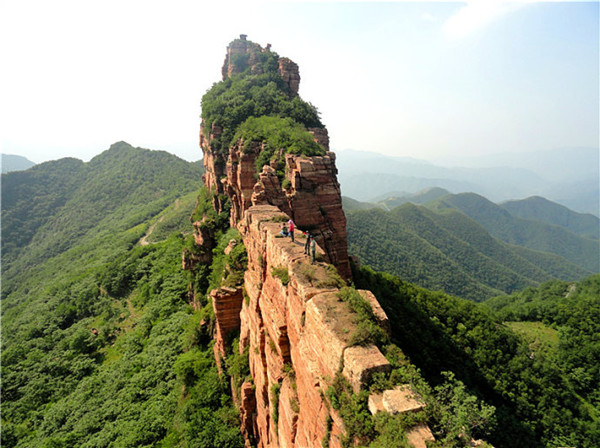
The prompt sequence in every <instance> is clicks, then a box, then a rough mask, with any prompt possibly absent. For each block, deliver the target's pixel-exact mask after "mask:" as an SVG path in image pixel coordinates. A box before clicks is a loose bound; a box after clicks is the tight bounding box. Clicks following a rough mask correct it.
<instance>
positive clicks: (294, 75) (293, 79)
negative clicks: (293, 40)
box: [221, 34, 300, 96]
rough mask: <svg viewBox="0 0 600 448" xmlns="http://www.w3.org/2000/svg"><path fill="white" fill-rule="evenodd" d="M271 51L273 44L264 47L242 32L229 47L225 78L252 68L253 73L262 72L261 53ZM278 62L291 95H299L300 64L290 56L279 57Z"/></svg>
mask: <svg viewBox="0 0 600 448" xmlns="http://www.w3.org/2000/svg"><path fill="white" fill-rule="evenodd" d="M270 51H271V45H269V44H267V46H266V48H262V47H261V46H260V45H259V44H257V43H254V42H251V41H249V40H247V39H246V35H245V34H241V35H240V38H239V39H235V40H234V41H233V42H231V43H230V44H229V46H228V47H227V54H226V55H225V62H224V63H223V67H222V68H221V74H222V75H223V79H224V80H225V79H227V78H231V77H232V76H234V75H236V74H238V73H242V72H243V71H244V70H247V69H250V73H252V74H253V75H260V74H262V72H263V70H262V67H261V54H263V53H268V52H270ZM278 64H279V74H280V75H281V78H282V79H283V82H284V83H285V84H286V85H287V86H288V89H289V92H290V95H291V96H296V95H298V88H299V86H300V71H299V70H298V64H296V63H295V62H294V61H292V60H291V59H288V58H279V60H278Z"/></svg>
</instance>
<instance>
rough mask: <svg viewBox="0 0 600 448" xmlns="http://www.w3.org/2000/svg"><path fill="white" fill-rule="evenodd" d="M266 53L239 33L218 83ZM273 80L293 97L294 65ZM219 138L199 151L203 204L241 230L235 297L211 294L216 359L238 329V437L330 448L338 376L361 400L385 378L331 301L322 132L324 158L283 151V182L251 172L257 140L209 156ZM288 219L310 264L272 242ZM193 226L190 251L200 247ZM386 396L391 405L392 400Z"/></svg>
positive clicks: (331, 194) (340, 259)
mask: <svg viewBox="0 0 600 448" xmlns="http://www.w3.org/2000/svg"><path fill="white" fill-rule="evenodd" d="M264 51H269V48H268V47H267V49H265V50H263V49H262V48H260V46H257V45H256V44H253V43H251V42H248V41H246V39H245V36H241V39H238V40H236V41H234V42H232V44H231V45H230V46H229V47H228V50H227V57H226V59H225V64H224V66H223V77H224V78H226V77H229V76H232V75H234V74H235V73H238V72H239V71H238V70H240V67H245V69H247V68H248V67H250V70H251V72H252V70H257V68H256V67H254V66H253V63H254V62H253V61H255V60H258V59H257V55H258V52H264ZM253 58H254V59H253ZM240 64H242V65H240ZM243 64H246V65H243ZM279 72H280V75H281V76H282V78H283V80H284V82H285V83H287V85H288V87H289V91H290V92H291V95H296V94H297V92H298V85H299V81H300V76H299V74H298V66H297V65H296V64H294V63H293V62H292V61H290V60H288V59H279ZM222 132H223V129H221V128H220V127H218V126H212V128H211V129H210V132H205V130H204V128H203V127H202V128H201V132H200V146H201V147H202V150H203V152H204V166H205V168H206V173H205V175H204V181H205V184H206V186H207V187H208V188H209V189H210V190H211V191H213V193H216V194H215V195H214V201H213V205H214V207H215V209H216V210H217V212H221V211H222V209H223V207H224V200H225V199H224V198H227V200H228V201H229V202H230V204H231V209H230V224H231V226H232V227H237V229H238V230H239V231H240V234H241V236H242V239H243V242H244V245H245V247H246V250H247V254H248V267H247V270H246V272H245V274H244V284H243V289H242V288H236V289H226V288H221V289H219V290H215V291H212V292H211V298H212V303H213V307H214V310H215V317H216V330H215V332H216V334H215V339H216V341H215V356H216V358H217V361H218V362H219V361H220V358H221V357H222V356H224V354H225V352H226V347H225V344H226V341H227V340H228V335H229V334H230V333H231V332H233V331H237V330H239V332H240V339H239V344H240V345H239V347H238V348H239V350H240V353H244V352H245V351H246V350H247V353H248V354H249V366H250V373H251V377H252V381H247V382H245V383H243V384H242V386H241V388H240V390H239V397H237V402H238V405H239V407H240V412H241V427H242V432H243V434H244V436H245V438H246V441H247V445H248V446H250V445H252V446H257V447H259V448H266V447H273V448H275V447H320V446H323V444H324V443H325V442H327V446H329V447H340V446H341V441H342V439H343V437H344V435H345V433H346V430H345V427H344V423H343V421H342V418H341V417H340V415H339V414H338V413H337V412H336V411H335V410H334V409H333V408H332V406H331V404H330V403H329V402H328V401H327V399H326V398H325V392H326V391H327V389H328V388H329V386H331V385H332V384H333V381H334V379H335V378H336V376H337V375H342V376H343V377H344V378H345V379H346V380H347V381H348V383H349V384H350V385H351V387H352V389H353V390H354V391H355V392H359V391H360V390H361V389H362V388H363V387H364V385H365V383H367V382H368V381H369V380H370V378H371V377H372V375H374V374H375V373H378V372H389V371H390V369H391V366H390V364H389V362H388V361H387V360H386V358H385V357H384V356H383V355H382V353H381V352H380V351H379V349H378V348H377V347H376V346H374V345H367V346H354V345H352V344H351V342H350V341H351V336H352V334H353V332H354V331H355V329H356V315H355V314H354V313H353V312H352V311H351V310H350V309H349V307H348V305H347V304H346V303H345V302H343V301H341V299H340V298H339V297H338V292H339V289H338V287H339V284H340V283H339V282H340V279H339V277H337V275H336V274H335V273H334V272H332V270H331V269H330V268H331V267H330V266H329V265H328V264H327V262H329V263H331V264H332V265H333V266H335V268H337V271H338V272H339V274H340V275H341V277H342V278H344V279H349V278H350V276H351V271H350V264H349V261H348V252H347V241H346V218H345V215H344V212H343V210H342V201H341V192H340V186H339V183H338V181H337V168H336V166H335V154H334V153H332V152H329V138H328V135H327V130H326V129H324V128H323V129H311V130H310V132H311V133H312V135H313V137H314V139H315V141H316V142H317V143H319V144H320V145H321V146H323V147H324V148H325V149H326V150H327V152H326V154H325V155H322V156H314V157H306V156H297V155H292V154H284V152H285V148H282V149H281V152H280V154H279V159H280V160H284V162H285V167H284V170H283V171H284V177H283V179H282V178H281V172H279V173H277V171H276V169H279V170H281V167H277V166H275V164H271V165H265V166H263V167H262V168H261V169H260V170H259V172H258V173H257V170H256V160H257V157H258V156H259V154H260V153H261V151H262V150H263V149H264V147H263V144H262V143H260V142H252V143H248V142H247V143H246V144H244V142H242V141H238V142H237V143H236V144H235V145H233V146H231V147H230V148H229V151H228V153H227V154H226V155H225V156H224V155H223V154H220V153H218V152H217V151H216V150H213V148H212V147H211V142H212V140H213V139H218V138H219V137H220V136H221V134H222ZM278 174H279V175H278ZM290 218H291V219H292V220H294V222H295V223H296V226H297V228H299V229H301V230H307V231H309V232H310V233H311V234H313V235H315V239H316V241H317V243H318V247H317V259H318V260H320V261H317V262H315V263H311V262H310V260H309V257H308V255H305V253H304V244H305V237H304V236H303V235H302V234H301V233H300V232H296V240H295V241H294V242H292V241H291V239H289V238H282V237H281V236H280V230H281V226H282V223H283V222H286V221H287V220H288V219H290ZM200 224H201V223H198V224H197V225H196V235H197V237H196V238H197V241H196V243H197V244H204V245H206V244H209V243H207V242H206V241H207V240H208V239H209V238H208V235H203V234H202V233H201V230H202V226H201V225H200ZM194 262H198V260H196V259H193V258H191V257H190V258H188V259H184V264H185V263H188V264H193V263H194ZM243 291H245V293H244V292H243ZM360 294H361V295H362V296H363V298H365V299H366V300H367V301H368V302H369V303H370V304H371V307H372V309H373V313H374V316H375V320H376V321H377V322H378V324H379V325H380V326H381V327H382V328H383V329H384V330H386V331H388V332H389V328H390V327H389V321H388V318H387V316H386V315H385V312H384V311H383V309H382V308H381V306H380V305H379V303H378V302H377V300H376V299H375V297H374V296H373V294H372V293H370V292H369V291H360ZM387 392H390V393H388V395H389V396H391V397H392V398H393V397H395V396H396V395H398V392H397V391H387ZM384 395H385V393H384V394H383V395H382V397H381V400H380V401H381V403H383V396H384ZM374 400H376V401H377V400H378V398H374ZM382 405H383V404H382ZM384 410H385V411H387V412H389V411H388V410H387V409H384ZM415 437H416V436H415Z"/></svg>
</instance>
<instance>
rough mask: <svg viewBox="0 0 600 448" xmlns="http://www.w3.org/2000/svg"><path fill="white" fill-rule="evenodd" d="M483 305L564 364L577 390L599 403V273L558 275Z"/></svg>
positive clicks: (564, 368)
mask: <svg viewBox="0 0 600 448" xmlns="http://www.w3.org/2000/svg"><path fill="white" fill-rule="evenodd" d="M485 305H486V306H488V307H489V308H491V309H492V310H494V311H495V313H496V315H497V316H498V318H499V319H501V320H502V321H505V322H510V323H511V324H512V326H513V327H514V328H515V329H516V330H517V331H519V332H521V333H522V334H523V335H524V336H525V338H526V339H527V340H528V342H529V343H530V348H531V349H532V350H534V352H537V351H543V352H544V354H545V355H546V356H548V357H549V358H551V359H553V360H554V361H555V362H556V363H557V364H558V365H560V366H561V368H562V369H563V371H564V372H565V373H566V374H567V376H568V378H569V380H570V382H571V384H572V385H573V387H574V388H575V390H576V391H577V393H579V394H581V395H582V396H584V397H589V400H590V401H591V402H592V403H594V404H595V405H596V406H598V405H600V337H599V335H600V275H595V276H593V277H590V278H588V279H586V280H584V281H581V282H579V283H568V282H562V281H559V280H554V281H551V282H547V283H544V284H543V285H540V286H539V287H538V288H527V289H525V290H523V291H520V292H517V293H514V294H511V295H510V296H500V297H495V298H492V299H489V300H487V301H486V302H485ZM517 323H518V324H517ZM540 329H543V330H544V332H540ZM552 338H555V339H556V341H554V342H555V343H553V341H552Z"/></svg>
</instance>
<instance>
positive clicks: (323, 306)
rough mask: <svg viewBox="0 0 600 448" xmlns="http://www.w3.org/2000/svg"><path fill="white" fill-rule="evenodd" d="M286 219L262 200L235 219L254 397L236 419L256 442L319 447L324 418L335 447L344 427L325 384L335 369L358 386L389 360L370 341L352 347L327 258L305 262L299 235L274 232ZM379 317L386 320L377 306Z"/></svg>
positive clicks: (349, 318)
mask: <svg viewBox="0 0 600 448" xmlns="http://www.w3.org/2000/svg"><path fill="white" fill-rule="evenodd" d="M286 218H287V216H286V215H285V214H284V213H283V212H281V211H280V210H279V209H278V208H277V207H275V206H272V205H266V204H265V205H256V206H252V207H250V208H248V209H247V210H245V211H244V214H243V217H242V219H240V221H239V223H238V229H239V230H240V232H241V234H242V235H243V238H244V244H245V245H246V250H247V252H248V269H247V271H246V273H245V282H244V284H245V287H246V290H247V294H248V301H244V302H243V304H242V311H241V327H240V347H239V348H240V352H241V351H242V350H244V348H246V347H248V348H249V350H248V353H249V360H250V372H251V375H252V378H253V382H254V394H255V395H254V400H255V402H256V408H255V409H244V408H242V409H241V411H242V421H244V422H248V421H252V425H251V426H252V428H253V434H254V436H255V440H256V441H257V443H258V446H259V447H279V446H281V447H283V446H286V447H292V446H298V447H312V446H321V442H322V440H323V439H324V438H325V436H326V433H327V432H328V428H327V420H328V418H329V417H331V418H332V428H331V434H332V435H334V434H337V435H338V436H335V437H334V436H331V437H330V445H329V446H331V447H339V446H341V445H340V437H339V436H340V435H341V434H344V433H345V429H344V426H343V423H342V420H341V418H340V417H339V416H338V415H337V413H336V412H335V411H334V410H333V409H332V408H331V407H330V406H329V404H328V403H326V401H325V400H326V399H325V398H324V394H325V392H326V390H327V389H328V387H329V386H330V385H331V384H332V381H333V379H334V378H335V376H336V374H338V372H340V369H342V370H341V371H342V374H343V375H344V376H345V377H346V378H347V380H348V381H349V382H350V384H351V385H352V387H353V388H354V389H355V390H356V391H358V390H360V388H361V386H363V385H364V384H365V382H367V381H368V380H369V379H370V377H371V376H372V375H373V374H374V373H376V372H381V371H389V369H390V365H389V363H388V361H387V360H386V359H385V357H384V356H383V355H382V354H381V352H380V351H379V349H378V348H377V347H375V346H374V345H370V346H366V347H364V346H360V347H359V346H351V344H350V336H351V334H352V332H353V330H354V329H355V328H356V324H355V322H354V315H353V312H352V311H350V310H349V308H348V306H347V304H346V303H345V302H342V301H341V300H340V299H339V298H338V296H337V292H338V288H337V285H336V282H335V279H334V278H332V272H331V271H330V270H328V269H327V268H326V263H322V262H321V263H315V264H311V263H310V262H309V259H308V256H306V255H305V254H304V250H303V249H304V238H303V237H299V238H297V239H296V241H295V242H292V241H291V240H290V239H289V238H281V237H280V236H279V230H280V221H281V219H286ZM319 251H320V252H321V253H322V254H324V252H323V251H322V250H321V249H320V248H319ZM283 271H285V272H286V274H287V276H286V277H284V279H285V282H284V280H282V278H280V277H279V274H278V272H283ZM362 293H363V294H364V295H367V294H369V293H368V292H367V291H364V292H362ZM380 318H381V319H382V320H386V319H387V317H386V316H385V313H383V310H381V311H380ZM273 390H279V393H278V395H277V396H276V395H275V394H274V393H273ZM274 415H277V416H278V418H277V422H275V418H274Z"/></svg>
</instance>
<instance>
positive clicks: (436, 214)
mask: <svg viewBox="0 0 600 448" xmlns="http://www.w3.org/2000/svg"><path fill="white" fill-rule="evenodd" d="M347 223H348V225H347V231H348V250H349V253H351V254H352V255H356V256H358V257H359V259H360V260H361V262H363V263H366V264H368V265H370V266H373V267H374V268H376V269H380V270H385V271H387V272H390V273H393V274H396V275H398V276H400V277H402V278H403V279H405V280H407V281H409V282H412V283H416V284H418V285H420V286H423V287H425V288H428V289H432V290H442V291H444V292H447V293H448V294H453V295H457V296H459V297H463V298H468V299H471V300H474V301H482V300H484V299H487V298H490V297H494V296H497V295H500V294H502V293H511V292H513V291H517V290H520V289H523V288H526V287H527V286H531V285H538V284H539V283H540V282H543V281H547V280H550V279H551V278H553V277H558V278H562V279H565V280H568V279H579V278H583V277H585V276H588V275H591V274H592V272H591V271H588V270H585V269H583V268H582V267H578V266H575V265H574V264H572V263H570V262H568V261H567V260H565V259H564V258H560V257H559V256H556V255H552V254H549V253H542V252H535V251H532V250H531V249H526V248H522V247H516V246H512V245H508V244H506V243H503V242H501V241H498V240H497V239H495V238H493V237H492V236H490V234H489V233H488V232H487V231H486V230H485V229H484V228H483V227H482V226H481V225H479V224H477V223H476V222H475V221H473V220H472V219H470V218H469V217H467V216H465V215H464V214H463V213H461V212H460V211H458V210H456V209H443V210H440V211H433V210H429V209H428V208H426V207H424V206H418V205H414V204H404V205H402V206H400V207H397V208H395V209H393V210H391V211H389V212H385V211H383V210H379V209H375V210H368V211H355V212H350V213H348V214H347Z"/></svg>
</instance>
